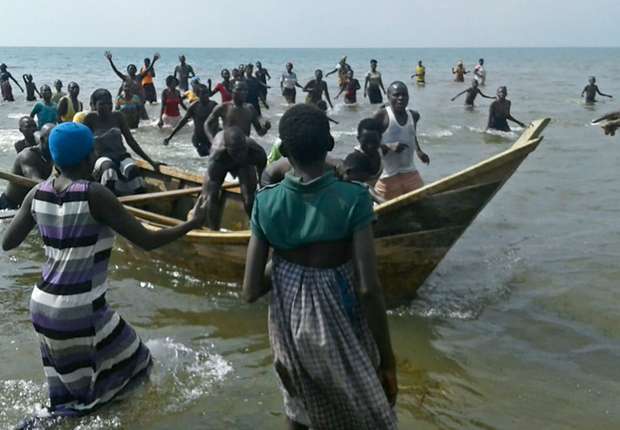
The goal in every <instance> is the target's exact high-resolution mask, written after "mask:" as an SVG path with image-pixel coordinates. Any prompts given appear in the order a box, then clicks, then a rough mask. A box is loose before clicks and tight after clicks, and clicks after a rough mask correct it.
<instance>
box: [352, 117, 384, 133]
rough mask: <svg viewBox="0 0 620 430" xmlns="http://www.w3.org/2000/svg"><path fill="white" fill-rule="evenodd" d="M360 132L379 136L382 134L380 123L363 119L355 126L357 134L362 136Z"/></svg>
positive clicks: (373, 119)
mask: <svg viewBox="0 0 620 430" xmlns="http://www.w3.org/2000/svg"><path fill="white" fill-rule="evenodd" d="M362 130H370V131H376V132H377V133H379V134H383V133H382V131H381V123H380V122H379V121H377V120H376V119H375V118H364V119H363V120H361V121H360V123H359V124H358V125H357V134H358V135H360V134H362Z"/></svg>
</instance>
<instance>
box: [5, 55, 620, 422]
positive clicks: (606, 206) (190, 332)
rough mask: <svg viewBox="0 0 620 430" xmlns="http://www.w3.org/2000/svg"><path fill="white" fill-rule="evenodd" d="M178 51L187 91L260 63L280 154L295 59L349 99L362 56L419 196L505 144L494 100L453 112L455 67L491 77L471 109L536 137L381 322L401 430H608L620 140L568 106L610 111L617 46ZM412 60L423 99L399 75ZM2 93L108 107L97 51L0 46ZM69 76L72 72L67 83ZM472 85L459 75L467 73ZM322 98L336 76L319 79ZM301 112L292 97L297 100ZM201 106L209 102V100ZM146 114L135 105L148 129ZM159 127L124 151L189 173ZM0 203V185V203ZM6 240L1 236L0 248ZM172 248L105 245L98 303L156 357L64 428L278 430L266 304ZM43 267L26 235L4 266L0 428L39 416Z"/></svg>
mask: <svg viewBox="0 0 620 430" xmlns="http://www.w3.org/2000/svg"><path fill="white" fill-rule="evenodd" d="M113 52H114V54H115V59H116V62H117V64H118V65H119V68H121V67H124V65H126V64H128V63H129V62H136V63H139V62H140V60H141V59H142V58H144V57H145V56H148V55H152V53H153V52H154V50H152V49H137V48H136V49H123V50H114V51H113ZM160 52H161V54H162V60H161V62H160V63H159V64H158V67H157V81H156V85H157V88H158V91H160V90H161V89H162V88H163V80H164V79H165V76H166V75H167V74H168V72H171V71H172V70H173V67H174V64H175V62H176V57H177V55H178V54H179V53H180V52H181V50H168V49H166V50H161V51H160ZM183 52H184V53H185V54H186V55H187V57H188V62H189V63H190V64H192V65H193V66H194V68H195V69H196V71H197V74H198V75H199V76H201V77H203V78H206V77H211V78H212V79H214V81H215V80H216V77H218V78H219V74H218V71H219V69H220V68H221V67H223V66H226V67H230V68H232V67H234V66H236V65H238V64H239V63H241V62H246V63H247V62H248V61H255V60H258V59H260V60H261V61H262V62H263V64H264V66H265V67H267V68H268V69H269V71H270V72H271V74H272V76H273V78H274V79H273V80H272V81H271V85H272V86H273V87H274V88H273V89H272V90H271V92H270V96H269V102H270V105H271V109H270V110H268V111H265V112H264V114H265V117H266V118H269V119H271V121H272V122H273V124H274V130H272V131H271V132H270V133H268V134H267V135H266V136H265V137H263V138H258V139H257V140H258V141H259V142H260V143H261V144H262V145H263V146H264V147H265V148H266V149H269V147H270V146H271V145H272V144H273V143H274V142H275V140H276V137H277V134H276V132H275V131H276V130H277V123H278V121H279V118H280V117H281V115H282V113H283V111H284V109H285V105H284V104H283V99H282V98H281V97H280V95H279V90H278V89H277V88H275V87H277V86H278V77H279V75H280V73H281V69H282V68H283V65H284V63H286V62H287V61H293V62H294V63H295V67H296V71H297V74H298V77H299V79H300V81H301V82H302V84H303V83H305V82H306V81H307V80H309V79H310V78H311V76H312V73H313V70H314V69H315V68H317V67H320V68H323V69H324V70H326V71H327V70H329V69H330V67H333V66H334V65H335V63H336V62H337V60H338V58H340V57H341V56H342V55H344V54H348V55H349V61H350V63H351V65H352V66H353V68H354V69H355V71H356V75H357V76H356V77H357V78H358V79H360V80H361V81H362V83H363V77H364V75H365V73H366V71H367V61H368V60H369V59H370V58H377V59H378V60H379V68H380V70H381V71H382V72H383V75H384V81H385V82H386V84H387V83H388V82H391V81H392V80H395V79H401V80H404V81H405V82H407V83H408V84H409V86H410V90H411V96H412V102H411V105H412V107H413V108H414V109H416V110H419V111H420V113H421V116H422V119H421V122H420V125H419V134H420V136H421V139H420V140H421V145H422V146H423V148H424V149H425V151H426V152H427V153H428V154H429V155H430V157H431V164H430V166H428V167H427V166H421V167H420V170H421V174H422V176H423V177H424V178H425V180H426V181H427V182H429V181H432V180H435V179H438V178H441V177H443V176H446V175H448V174H451V173H454V172H456V171H458V170H459V169H462V168H465V167H467V166H469V165H471V164H473V163H475V162H477V161H480V160H482V159H484V158H486V157H488V156H491V155H493V154H496V153H498V152H500V151H502V150H505V149H507V148H508V147H509V146H510V144H511V143H512V142H514V141H515V140H516V139H517V137H518V135H519V132H520V130H519V129H515V130H514V131H513V132H512V133H508V134H488V133H486V132H484V129H485V126H486V115H487V108H488V105H489V100H484V99H478V100H477V102H478V103H479V106H478V107H477V108H476V109H474V110H473V111H466V110H465V109H464V108H463V104H462V103H463V100H462V99H460V100H457V101H455V102H453V103H450V101H449V100H450V98H451V97H453V96H454V95H455V94H457V93H458V92H460V91H462V90H463V89H465V85H464V84H457V83H454V82H452V81H451V75H450V67H451V65H452V64H453V63H455V62H456V61H458V60H459V59H461V58H462V59H463V60H464V61H465V63H466V64H467V67H468V69H469V68H473V65H474V63H475V61H476V60H477V59H478V58H479V57H484V58H485V59H486V64H487V67H486V68H487V73H488V79H487V86H486V87H485V88H483V91H484V92H485V93H486V94H489V95H492V94H494V93H495V89H496V88H497V87H498V86H499V85H507V86H508V91H509V98H510V99H511V100H512V102H513V115H514V116H515V117H516V118H518V119H520V120H521V121H523V122H529V121H531V120H534V119H537V118H540V117H544V116H550V117H552V118H553V122H552V123H551V125H550V126H549V127H548V129H547V130H546V132H545V133H544V135H545V140H544V141H543V143H542V144H541V146H540V147H539V149H538V150H537V151H535V152H534V153H533V154H531V155H530V157H529V158H528V159H527V160H526V161H525V162H524V163H523V165H522V166H521V168H520V169H519V170H518V171H517V172H516V173H515V175H514V176H513V177H512V178H511V179H510V180H509V181H508V183H507V184H506V186H505V187H504V188H503V189H502V190H501V191H500V192H499V193H498V194H497V195H496V197H495V198H494V199H493V200H492V202H491V203H490V204H489V206H488V207H487V208H486V209H485V210H484V211H483V212H482V213H481V214H480V215H479V217H478V218H477V219H476V221H475V222H474V224H473V225H472V226H471V228H470V229H469V230H468V231H467V232H466V234H465V235H464V236H463V238H462V239H461V240H460V241H459V242H458V243H457V244H456V246H455V247H454V248H453V249H452V250H451V252H450V253H449V254H448V256H447V257H446V259H445V260H444V261H443V262H442V264H441V265H440V266H439V268H438V269H437V270H436V271H435V273H434V274H433V275H432V276H431V277H430V278H429V279H428V280H427V282H426V283H425V285H424V286H423V288H422V289H421V290H420V292H419V298H418V299H417V300H415V301H413V302H411V303H405V304H403V305H402V306H400V307H399V308H397V309H393V310H391V311H390V327H391V331H392V336H393V343H394V349H395V352H396V354H397V358H398V372H399V373H398V376H399V387H400V395H399V399H398V404H397V412H398V415H399V419H400V423H401V428H402V429H414V428H415V429H437V428H438V429H484V430H488V429H522V428H545V429H583V428H596V429H615V428H618V427H620V411H619V410H618V407H617V399H618V398H619V397H620V370H618V362H619V360H620V334H619V333H620V332H619V331H618V330H617V327H618V326H619V325H620V310H619V308H618V305H617V304H618V302H620V289H618V283H619V282H620V269H618V259H619V257H620V233H619V231H618V215H619V214H620V199H618V198H617V196H618V194H619V193H620V181H619V179H618V177H617V169H618V168H617V166H618V165H619V163H620V140H619V139H618V137H615V138H610V137H605V136H604V135H603V133H602V132H601V130H600V129H599V128H597V127H593V126H591V125H590V121H591V120H592V119H593V118H594V117H597V116H600V115H602V114H603V113H605V112H607V111H609V110H612V109H618V105H617V104H616V103H615V101H613V100H612V101H608V100H606V99H605V100H604V101H601V102H600V103H599V104H597V105H595V106H591V107H586V106H584V105H583V103H582V101H581V99H580V98H579V93H580V92H581V90H582V88H583V86H584V85H585V84H586V80H587V77H588V76H589V75H596V76H597V78H598V83H599V86H600V88H601V90H602V91H603V92H605V93H609V94H614V95H617V96H618V97H620V83H619V82H618V80H617V79H616V77H617V73H616V72H617V68H618V63H617V60H616V59H617V58H618V54H620V49H596V50H586V49H459V50H456V49H454V50H452V49H427V50H424V49H399V50H390V49H386V50H379V49H368V50H363V49H358V50H324V49H321V50H291V49H286V50H277V49H264V50H263V49H259V50H217V49H186V50H183ZM418 59H422V60H423V61H424V62H425V65H426V67H427V84H426V86H424V87H418V86H416V85H415V84H414V83H413V82H412V81H411V80H410V79H408V76H410V75H411V73H413V68H414V65H415V63H416V62H417V60H418ZM0 60H2V62H5V63H7V64H8V66H9V71H11V72H12V73H13V74H14V75H15V77H16V78H17V77H18V75H21V74H23V73H32V74H33V75H34V78H35V82H37V84H43V83H49V84H51V83H52V82H53V80H54V79H57V78H61V79H62V80H63V81H64V82H65V85H66V84H67V83H68V82H69V81H70V80H76V81H78V82H79V83H80V84H81V86H82V96H81V99H82V100H83V101H86V100H87V99H88V95H89V94H90V92H91V91H92V90H93V89H95V88H96V87H99V86H102V87H106V88H109V89H110V90H114V91H116V89H117V88H118V80H117V79H116V77H115V76H114V75H113V74H112V72H111V71H110V70H109V66H108V65H107V64H106V62H105V59H104V58H103V50H102V49H9V48H0ZM68 71H71V73H72V74H71V73H68ZM467 76H471V75H467ZM328 83H329V85H330V93H331V94H332V97H333V96H335V94H336V87H335V79H334V78H333V77H330V78H328ZM13 90H14V94H15V95H16V97H17V102H15V103H12V104H7V103H2V104H0V167H2V168H8V167H9V166H10V165H11V163H12V161H13V159H14V150H13V143H14V142H15V141H16V140H17V139H19V136H20V135H19V132H18V131H17V130H16V126H17V119H18V118H19V117H20V115H22V114H25V113H28V112H29V111H30V110H31V109H32V106H33V103H29V102H26V101H24V98H23V96H22V95H21V94H20V93H19V90H18V89H17V88H15V87H14V88H13ZM298 98H299V96H298ZM358 98H359V102H360V104H359V106H357V107H356V108H355V109H349V108H347V107H345V106H342V105H341V104H340V103H341V101H338V102H337V103H336V108H335V109H334V110H333V111H332V112H330V115H331V116H332V117H333V118H334V119H336V120H337V121H339V122H340V124H339V125H335V126H334V127H333V134H334V137H335V139H336V148H335V155H336V156H343V155H344V154H346V153H347V152H348V151H349V150H350V149H351V148H352V147H353V146H354V144H355V129H356V125H357V122H358V121H359V120H360V119H361V118H362V117H365V116H368V115H371V114H372V112H374V108H373V107H371V106H369V105H368V104H366V101H365V100H364V99H363V97H362V94H361V93H360V94H359V95H358ZM215 100H216V101H218V102H219V98H218V97H217V96H216V98H215ZM158 109H159V106H152V107H149V113H150V114H151V118H154V117H155V116H156V113H157V110H158ZM168 132H169V130H166V131H165V132H162V131H160V130H159V129H157V127H155V126H153V125H152V124H151V123H149V122H144V123H143V124H142V126H141V128H140V129H139V130H137V131H136V133H135V135H136V138H137V140H138V142H139V143H140V144H141V145H142V146H143V148H144V149H145V151H146V152H147V153H149V154H152V157H153V158H154V159H158V160H161V161H164V162H166V163H168V164H170V165H174V166H179V167H182V168H186V169H190V170H196V171H204V168H205V162H204V160H201V159H200V158H199V157H198V156H197V155H196V153H195V151H194V149H193V147H192V145H191V143H190V132H191V131H190V129H189V128H188V129H186V130H184V131H183V132H181V133H179V135H178V136H177V137H175V139H173V141H172V143H171V145H170V146H169V147H164V146H163V145H162V144H161V141H162V139H163V138H164V137H165V136H166V135H167V134H166V133H168ZM0 187H3V186H0ZM5 230H6V224H0V234H3V233H4V231H5ZM182 246H183V245H182V244H181V243H176V244H172V245H169V246H167V247H165V248H163V249H162V250H160V251H158V252H155V253H151V254H149V253H146V252H142V251H139V250H136V249H133V248H130V245H128V244H127V243H126V242H125V241H124V240H121V239H118V240H117V242H116V246H115V252H114V253H113V257H112V260H111V264H110V276H109V281H110V291H109V293H108V295H107V297H108V301H109V302H110V304H111V305H112V306H113V307H114V308H115V309H116V310H117V311H119V312H120V313H121V315H123V317H124V318H125V319H126V320H128V322H130V323H131V324H132V325H133V326H134V327H135V328H136V330H137V332H138V334H139V335H140V336H141V337H142V338H143V340H144V341H145V342H146V343H147V345H148V346H149V348H150V349H151V351H152V352H153V355H154V358H155V367H154V369H153V373H152V375H151V378H150V379H151V381H150V383H149V384H147V385H145V386H142V387H140V388H138V389H137V390H136V391H135V392H134V393H133V395H132V396H129V397H127V398H126V399H124V400H123V401H120V402H116V403H114V404H112V405H110V406H109V407H106V408H104V409H101V410H100V411H98V412H97V413H96V414H95V415H94V416H91V417H86V418H80V419H75V420H68V421H67V422H65V423H63V424H61V425H60V426H58V427H56V428H59V429H63V430H64V429H80V430H86V429H89V430H94V429H143V428H144V429H170V428H182V429H204V428H208V429H230V428H234V429H252V430H255V429H274V428H283V414H282V407H281V397H280V394H279V392H278V389H277V387H276V382H275V376H274V373H273V371H272V369H271V354H270V349H269V339H268V336H267V333H266V332H267V305H266V303H265V301H261V302H259V303H258V304H255V305H251V306H250V305H246V304H243V303H242V302H241V300H240V298H239V289H238V286H237V285H231V284H227V283H222V282H215V281H204V280H202V279H197V278H196V277H195V276H194V275H193V274H192V273H189V272H187V271H184V270H183V269H182V268H179V267H175V266H172V265H170V264H168V263H166V258H165V257H166V253H173V252H175V250H179V249H180V247H182ZM43 261H44V253H43V250H42V247H41V241H40V240H39V239H38V237H37V236H36V235H34V234H33V235H31V236H30V237H29V238H28V240H27V241H26V242H25V243H24V244H23V245H22V246H21V247H20V248H19V249H17V250H16V251H12V252H9V253H0V271H1V272H2V273H3V277H2V279H1V280H0V363H2V364H1V365H0V428H2V429H4V428H10V427H11V426H13V425H15V424H16V423H17V422H18V421H19V420H20V419H22V418H23V417H24V416H26V415H29V414H32V413H33V412H35V411H37V410H39V409H40V407H41V405H43V404H45V402H46V386H45V383H44V378H43V370H42V366H41V359H40V355H39V349H38V343H37V339H36V336H35V333H34V331H33V329H32V326H31V324H30V321H29V315H28V301H29V296H30V292H31V289H32V285H33V284H34V283H35V282H36V281H37V279H38V276H39V274H40V268H41V265H42V263H43Z"/></svg>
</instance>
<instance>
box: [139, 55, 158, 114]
mask: <svg viewBox="0 0 620 430" xmlns="http://www.w3.org/2000/svg"><path fill="white" fill-rule="evenodd" d="M140 75H141V76H142V88H143V89H144V100H145V101H147V102H149V103H150V104H153V103H157V90H156V89H155V68H154V67H152V66H151V59H150V58H145V59H144V65H143V66H142V67H141V68H140Z"/></svg>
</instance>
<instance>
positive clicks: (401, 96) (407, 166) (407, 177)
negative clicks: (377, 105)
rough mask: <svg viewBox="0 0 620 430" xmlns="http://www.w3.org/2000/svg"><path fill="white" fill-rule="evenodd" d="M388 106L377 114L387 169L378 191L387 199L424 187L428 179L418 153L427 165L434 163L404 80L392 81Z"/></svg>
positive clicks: (382, 152)
mask: <svg viewBox="0 0 620 430" xmlns="http://www.w3.org/2000/svg"><path fill="white" fill-rule="evenodd" d="M388 101H389V103H388V104H387V106H385V107H383V108H381V109H380V110H379V112H377V113H376V114H375V119H376V120H377V121H379V123H380V124H381V132H382V134H383V137H382V139H381V158H382V162H383V172H382V173H381V176H380V178H379V180H378V181H377V184H376V185H375V192H376V193H377V194H378V195H379V197H381V198H382V199H385V200H390V199H393V198H396V197H398V196H400V195H402V194H406V193H408V192H410V191H413V190H416V189H418V188H420V187H422V186H424V181H423V180H422V177H421V176H420V173H419V172H418V169H417V168H416V166H415V161H414V154H417V156H418V158H419V159H420V161H421V162H422V163H424V164H429V163H430V161H431V160H430V157H429V156H428V155H426V153H425V152H424V151H422V148H420V143H419V142H418V136H417V124H418V121H419V120H420V114H419V113H418V112H416V111H413V110H410V109H408V108H407V106H408V105H409V90H408V89H407V85H405V84H404V83H403V82H400V81H397V82H394V83H392V85H390V86H389V88H388Z"/></svg>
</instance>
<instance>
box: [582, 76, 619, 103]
mask: <svg viewBox="0 0 620 430" xmlns="http://www.w3.org/2000/svg"><path fill="white" fill-rule="evenodd" d="M584 94H585V96H586V103H596V95H597V94H598V95H600V96H603V97H609V98H610V99H611V98H613V96H610V95H609V94H604V93H602V92H601V90H599V88H598V85H596V78H595V77H594V76H590V79H588V85H586V87H585V88H584V89H583V91H582V92H581V97H583V96H584Z"/></svg>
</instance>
